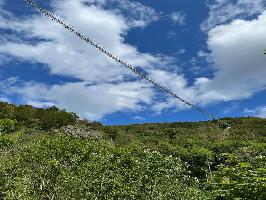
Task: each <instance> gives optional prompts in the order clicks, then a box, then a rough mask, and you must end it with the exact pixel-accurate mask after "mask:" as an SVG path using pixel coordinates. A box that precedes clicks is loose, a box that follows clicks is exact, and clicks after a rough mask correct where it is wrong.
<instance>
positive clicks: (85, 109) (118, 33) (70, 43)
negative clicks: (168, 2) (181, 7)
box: [0, 0, 266, 119]
mask: <svg viewBox="0 0 266 200" xmlns="http://www.w3.org/2000/svg"><path fill="white" fill-rule="evenodd" d="M125 1H126V0H123V2H125ZM107 2H108V3H107ZM126 2H127V3H128V4H126V3H125V4H123V5H120V4H119V1H117V0H112V1H105V0H68V1H66V0H60V1H52V4H51V6H52V8H53V10H54V12H55V13H57V14H58V15H59V16H62V17H63V18H64V19H66V20H67V21H70V22H71V24H74V25H75V26H77V27H78V29H79V30H80V31H82V32H84V33H89V35H90V36H91V37H92V38H96V39H97V40H98V41H99V42H100V43H102V44H103V45H104V46H106V47H107V49H109V50H110V51H112V52H115V54H117V55H119V56H120V57H122V58H123V59H125V60H127V61H128V62H129V63H131V64H132V65H134V66H137V67H138V66H141V67H143V69H144V70H145V71H147V72H148V73H149V74H150V76H151V77H152V78H153V79H155V80H158V81H159V82H160V83H162V84H163V85H164V86H166V87H168V88H170V89H171V90H173V91H174V92H175V93H177V94H178V95H180V96H181V97H182V98H184V99H186V100H189V101H192V102H194V103H197V104H200V105H202V106H205V105H208V104H210V103H216V102H221V101H231V100H238V99H244V98H249V97H251V96H252V95H253V94H254V93H256V92H258V91H261V90H263V89H265V85H266V82H265V80H266V79H265V77H266V71H265V69H266V68H265V62H266V60H265V59H266V57H265V55H263V49H264V48H265V46H266V44H265V41H266V34H265V32H266V28H265V27H266V12H265V13H263V14H261V15H260V16H259V18H258V19H254V20H232V22H230V23H229V24H224V25H217V24H219V23H221V22H225V21H227V20H222V19H221V22H219V23H217V22H215V23H213V22H211V21H210V24H212V25H211V26H210V27H211V28H210V30H209V32H208V47H209V50H210V52H211V55H209V56H208V55H207V53H204V52H200V53H199V56H201V57H205V58H207V59H208V62H213V63H214V66H215V73H214V74H213V76H212V78H209V77H204V76H201V77H198V78H197V79H196V80H195V81H194V83H190V84H189V83H188V81H187V79H186V77H185V76H184V75H183V74H181V73H178V74H177V73H176V68H177V66H175V65H174V63H175V62H174V61H175V60H174V59H173V58H171V57H167V56H165V55H152V54H149V53H141V52H139V51H138V49H137V47H134V46H132V45H130V44H126V43H125V37H126V34H127V32H128V31H129V30H130V29H131V28H136V27H142V28H143V27H145V26H146V25H148V24H149V23H151V22H152V21H154V20H156V19H157V18H158V15H157V14H156V13H155V11H154V10H152V9H150V8H148V7H145V6H143V5H141V4H139V3H134V2H132V1H126ZM217 2H220V3H222V1H218V0H217ZM238 2H242V3H243V2H250V3H251V1H248V0H245V1H244V0H242V1H241V0H239V1H238ZM257 2H258V3H259V1H258V0H257ZM110 3H113V4H117V6H115V9H114V8H113V6H110ZM118 4H119V5H118ZM229 4H230V3H229V1H228V5H229ZM252 5H253V4H252ZM259 5H260V4H259ZM134 7H136V8H138V9H136V11H132V10H134V9H133V8H134ZM126 11H128V12H130V14H129V15H127V16H126V17H125V16H124V12H126ZM210 15H211V14H210ZM221 15H222V14H221ZM146 16H150V17H146ZM173 16H174V18H175V19H173V20H176V22H178V15H176V16H175V15H172V17H173ZM0 17H1V20H0V29H2V30H9V33H10V34H9V35H6V34H2V33H1V34H2V35H1V38H0V55H1V56H0V62H8V61H7V59H4V58H8V56H6V55H9V56H12V57H16V58H18V59H19V60H20V61H21V60H22V61H23V60H25V61H28V62H32V63H41V64H44V66H46V67H48V68H49V70H50V73H51V74H58V75H61V76H68V77H72V78H77V79H78V80H79V81H78V82H65V83H58V84H54V85H46V84H45V83H36V82H30V83H25V82H21V81H20V80H19V79H16V78H10V79H8V80H6V81H2V82H1V83H0V91H2V92H3V93H4V94H5V96H6V97H8V96H11V95H14V94H15V95H17V96H19V97H20V98H21V99H22V103H28V104H31V105H34V106H36V107H46V106H50V105H57V106H59V107H60V108H66V109H67V110H68V111H72V112H76V113H78V114H79V115H80V116H82V117H86V118H89V119H100V118H102V117H104V116H105V115H107V114H111V113H113V112H117V111H139V110H142V109H144V108H145V107H146V106H147V107H148V108H149V109H151V110H153V111H154V112H155V113H157V114H158V113H161V112H162V111H164V110H168V109H169V108H173V110H175V109H176V110H180V109H187V107H186V106H185V105H184V104H183V103H181V102H179V101H177V100H176V99H173V98H170V97H167V98H166V99H165V98H162V96H160V95H158V96H157V94H158V93H157V92H156V90H153V89H152V88H151V86H150V85H148V84H146V83H143V82H142V81H137V80H136V77H134V76H131V73H129V72H128V71H127V70H125V69H123V68H121V67H120V66H118V65H117V64H116V63H114V62H113V61H111V60H110V59H109V58H107V57H105V56H104V55H102V54H101V53H99V52H98V51H96V50H95V49H94V48H91V47H89V46H87V45H85V44H84V43H83V42H81V41H80V40H78V39H77V38H75V37H73V35H72V34H71V33H68V32H67V31H66V30H64V29H63V28H61V27H59V26H58V25H56V24H54V23H52V22H50V21H49V20H47V19H46V18H43V17H41V16H39V15H31V16H25V17H23V19H21V18H19V17H16V16H12V15H10V16H8V17H6V15H5V14H0ZM218 18H219V17H218ZM179 19H180V18H179ZM181 21H182V20H181ZM181 21H180V20H179V23H180V22H181ZM214 26H215V27H214ZM182 52H183V51H181V52H180V53H182ZM1 57H2V59H1ZM1 60H2V61H1ZM173 69H175V70H173Z"/></svg>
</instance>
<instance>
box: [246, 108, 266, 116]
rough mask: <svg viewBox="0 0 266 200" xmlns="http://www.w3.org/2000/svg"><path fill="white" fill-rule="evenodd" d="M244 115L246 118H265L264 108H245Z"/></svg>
mask: <svg viewBox="0 0 266 200" xmlns="http://www.w3.org/2000/svg"><path fill="white" fill-rule="evenodd" d="M244 114H246V115H248V116H250V115H251V116H256V117H261V118H266V106H265V105H264V106H258V107H256V108H253V109H249V108H246V109H245V110H244Z"/></svg>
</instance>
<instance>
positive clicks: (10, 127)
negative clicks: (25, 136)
mask: <svg viewBox="0 0 266 200" xmlns="http://www.w3.org/2000/svg"><path fill="white" fill-rule="evenodd" d="M15 125H16V121H15V120H11V119H0V133H11V132H13V131H14V130H15Z"/></svg>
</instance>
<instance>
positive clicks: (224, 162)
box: [0, 103, 266, 200]
mask: <svg viewBox="0 0 266 200" xmlns="http://www.w3.org/2000/svg"><path fill="white" fill-rule="evenodd" d="M118 120H119V119H118ZM224 120H225V121H226V122H228V123H229V124H230V125H231V126H232V128H231V129H222V128H220V127H219V125H218V124H217V122H216V121H207V122H182V123H181V122H176V123H156V124H142V125H127V126H103V125H102V124H101V123H98V122H91V121H88V120H80V119H79V118H78V117H77V115H76V114H74V113H68V112H66V111H64V110H60V109H58V108H56V107H51V108H47V109H37V108H33V107H31V106H26V105H24V106H15V105H11V104H8V103H0V193H1V192H2V193H3V194H4V196H5V198H6V199H22V200H23V199H36V200H37V199H38V200H39V199H188V200H189V199H228V200H229V199H251V200H252V199H262V200H263V199H266V119H261V118H226V119H224Z"/></svg>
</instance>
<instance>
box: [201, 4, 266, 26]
mask: <svg viewBox="0 0 266 200" xmlns="http://www.w3.org/2000/svg"><path fill="white" fill-rule="evenodd" d="M207 7H208V8H209V10H210V11H209V16H208V19H207V20H206V21H204V22H203V23H202V25H201V28H202V30H205V31H207V30H210V29H212V28H213V27H215V26H217V25H221V24H224V23H228V22H231V21H233V20H235V19H236V18H238V19H239V18H242V19H244V18H246V17H250V16H252V15H255V14H261V13H262V12H263V11H264V10H265V9H266V2H265V0H236V1H232V0H207Z"/></svg>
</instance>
